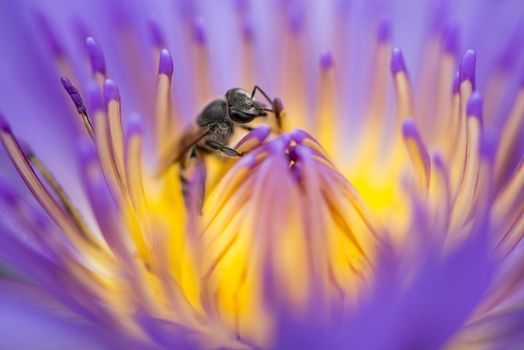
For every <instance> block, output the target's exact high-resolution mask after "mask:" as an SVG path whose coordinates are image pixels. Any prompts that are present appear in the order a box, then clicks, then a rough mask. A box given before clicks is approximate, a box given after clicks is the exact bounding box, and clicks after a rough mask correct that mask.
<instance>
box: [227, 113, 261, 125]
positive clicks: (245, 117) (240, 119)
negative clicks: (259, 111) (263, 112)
mask: <svg viewBox="0 0 524 350" xmlns="http://www.w3.org/2000/svg"><path fill="white" fill-rule="evenodd" d="M255 117H256V114H251V113H249V112H248V113H243V112H240V111H232V112H231V115H230V118H231V120H233V121H234V122H237V123H249V122H250V121H252V120H253V119H255Z"/></svg>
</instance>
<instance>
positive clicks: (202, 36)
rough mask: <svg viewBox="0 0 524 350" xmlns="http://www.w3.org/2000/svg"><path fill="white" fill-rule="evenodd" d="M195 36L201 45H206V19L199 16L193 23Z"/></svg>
mask: <svg viewBox="0 0 524 350" xmlns="http://www.w3.org/2000/svg"><path fill="white" fill-rule="evenodd" d="M193 37H194V39H195V42H196V43H197V44H199V45H205V44H206V41H207V36H206V30H205V28H204V20H203V19H202V18H201V17H197V18H196V19H195V22H194V23H193Z"/></svg>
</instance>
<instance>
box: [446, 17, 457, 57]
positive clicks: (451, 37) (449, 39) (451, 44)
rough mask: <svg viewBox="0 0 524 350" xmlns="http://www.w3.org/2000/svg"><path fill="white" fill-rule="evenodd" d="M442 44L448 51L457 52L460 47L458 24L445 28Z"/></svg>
mask: <svg viewBox="0 0 524 350" xmlns="http://www.w3.org/2000/svg"><path fill="white" fill-rule="evenodd" d="M442 44H443V46H444V50H445V51H446V52H447V53H450V54H456V53H457V51H458V48H459V28H458V26H457V25H456V24H451V25H449V26H447V27H446V28H445V29H444V33H443V36H442Z"/></svg>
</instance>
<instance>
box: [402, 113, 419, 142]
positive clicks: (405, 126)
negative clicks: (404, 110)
mask: <svg viewBox="0 0 524 350" xmlns="http://www.w3.org/2000/svg"><path fill="white" fill-rule="evenodd" d="M402 135H404V137H412V138H418V130H417V126H416V125H415V121H414V120H413V119H411V118H406V119H405V120H404V122H403V123H402Z"/></svg>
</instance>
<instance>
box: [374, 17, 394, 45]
mask: <svg viewBox="0 0 524 350" xmlns="http://www.w3.org/2000/svg"><path fill="white" fill-rule="evenodd" d="M377 39H378V41H379V42H381V43H383V42H387V41H389V40H390V39H391V20H390V19H389V18H384V19H382V20H381V21H380V23H379V24H378V30H377Z"/></svg>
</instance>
